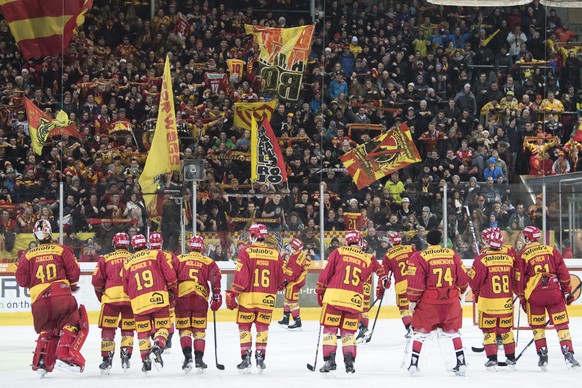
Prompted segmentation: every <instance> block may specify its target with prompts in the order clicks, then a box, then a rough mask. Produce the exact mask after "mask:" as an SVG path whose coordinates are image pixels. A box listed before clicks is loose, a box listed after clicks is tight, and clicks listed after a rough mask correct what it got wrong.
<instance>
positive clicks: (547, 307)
mask: <svg viewBox="0 0 582 388" xmlns="http://www.w3.org/2000/svg"><path fill="white" fill-rule="evenodd" d="M546 311H547V314H548V315H549V316H550V323H551V324H552V325H554V328H555V329H556V331H557V332H558V339H559V341H560V348H561V350H562V352H563V353H564V352H568V351H569V352H574V347H573V346H572V337H571V336H570V329H569V326H568V324H569V323H570V321H569V319H568V312H567V311H566V302H565V301H564V297H563V295H562V292H561V291H560V290H559V289H550V290H540V291H538V290H534V292H532V293H531V295H530V297H529V299H528V300H527V317H528V323H529V325H530V326H531V328H532V329H533V335H534V339H535V344H536V351H537V352H538V353H539V352H540V349H541V348H546V349H547V347H548V345H547V343H546V329H545V326H546Z"/></svg>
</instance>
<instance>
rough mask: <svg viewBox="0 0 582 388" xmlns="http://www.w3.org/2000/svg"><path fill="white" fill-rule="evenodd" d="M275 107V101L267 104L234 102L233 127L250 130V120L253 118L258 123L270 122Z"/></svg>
mask: <svg viewBox="0 0 582 388" xmlns="http://www.w3.org/2000/svg"><path fill="white" fill-rule="evenodd" d="M276 107H277V100H271V101H269V102H235V103H234V125H236V126H237V127H239V128H244V129H249V130H250V129H251V120H252V118H253V117H255V118H256V119H257V120H258V121H259V122H262V121H263V120H269V121H271V116H273V112H274V111H275V108H276Z"/></svg>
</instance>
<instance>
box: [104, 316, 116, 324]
mask: <svg viewBox="0 0 582 388" xmlns="http://www.w3.org/2000/svg"><path fill="white" fill-rule="evenodd" d="M103 321H104V322H105V323H108V324H110V325H115V324H116V323H117V319H116V318H113V319H112V318H105V319H103Z"/></svg>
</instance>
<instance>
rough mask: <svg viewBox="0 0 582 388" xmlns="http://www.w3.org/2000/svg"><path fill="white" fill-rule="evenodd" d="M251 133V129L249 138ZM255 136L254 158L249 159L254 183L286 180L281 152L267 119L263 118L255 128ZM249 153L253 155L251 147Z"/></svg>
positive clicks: (272, 182) (271, 182) (275, 182)
mask: <svg viewBox="0 0 582 388" xmlns="http://www.w3.org/2000/svg"><path fill="white" fill-rule="evenodd" d="M252 133H253V132H252V130H251V140H252ZM256 136H257V139H256V140H255V141H256V145H257V147H256V150H257V151H256V156H255V158H256V159H254V160H253V159H251V169H253V170H254V171H251V177H252V176H253V175H255V176H256V179H255V181H254V183H263V184H273V185H276V184H279V183H282V182H287V170H285V162H284V161H283V154H281V148H279V143H278V142H277V138H276V137H275V134H274V133H273V128H271V124H269V120H267V119H265V120H263V123H262V124H261V126H260V127H259V128H258V129H257V130H256ZM251 155H253V151H252V149H251Z"/></svg>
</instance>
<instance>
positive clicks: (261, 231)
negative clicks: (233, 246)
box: [249, 224, 268, 240]
mask: <svg viewBox="0 0 582 388" xmlns="http://www.w3.org/2000/svg"><path fill="white" fill-rule="evenodd" d="M267 234H268V232H267V227H266V226H265V225H263V224H253V225H251V226H250V227H249V237H250V238H253V239H255V240H264V239H265V237H267Z"/></svg>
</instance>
